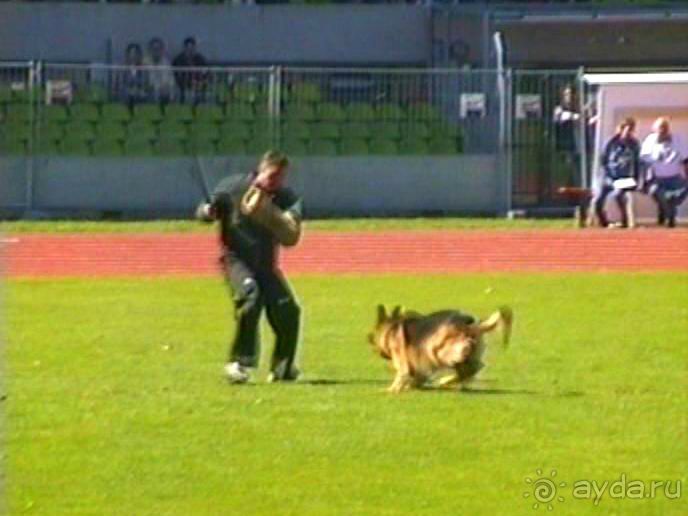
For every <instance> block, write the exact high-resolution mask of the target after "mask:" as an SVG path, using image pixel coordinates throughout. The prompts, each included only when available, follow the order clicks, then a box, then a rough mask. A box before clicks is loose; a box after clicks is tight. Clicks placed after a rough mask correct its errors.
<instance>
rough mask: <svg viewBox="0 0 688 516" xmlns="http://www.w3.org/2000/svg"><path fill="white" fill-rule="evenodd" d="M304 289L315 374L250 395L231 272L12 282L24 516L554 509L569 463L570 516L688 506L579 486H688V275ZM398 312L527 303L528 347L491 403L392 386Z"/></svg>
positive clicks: (521, 312)
mask: <svg viewBox="0 0 688 516" xmlns="http://www.w3.org/2000/svg"><path fill="white" fill-rule="evenodd" d="M293 283H294V286H295V289H296V290H297V292H298V295H299V297H300V299H301V301H302V303H303V305H304V310H305V325H304V328H305V334H304V342H303V348H302V357H301V358H302V364H303V367H304V370H305V373H306V376H307V381H305V382H304V383H301V384H296V385H272V384H266V383H265V382H264V378H265V370H260V371H258V373H257V375H256V381H255V383H254V384H252V385H246V386H230V385H228V384H226V383H225V382H224V380H223V378H222V376H221V366H222V363H223V359H224V357H225V353H226V348H227V340H228V338H229V335H230V332H231V324H232V318H231V315H230V303H229V299H228V296H227V294H226V292H225V289H224V285H223V284H222V282H221V280H220V279H219V278H217V279H196V280H194V279H176V280H175V279H155V280H153V279H148V280H146V279H130V280H123V279H119V280H97V281H92V280H91V281H87V280H31V281H29V280H10V281H9V284H8V285H7V288H6V296H5V297H6V299H7V308H8V314H7V325H8V329H7V336H8V346H7V349H6V352H5V355H6V365H5V369H6V371H7V378H6V379H5V380H4V383H5V385H6V389H7V399H6V400H5V401H4V402H3V405H4V406H5V407H4V408H5V413H6V414H5V416H6V419H7V426H6V429H5V446H6V454H7V458H6V460H5V462H6V466H7V502H8V507H9V512H10V514H41V515H50V516H54V515H67V514H69V515H72V514H84V515H86V514H88V515H137V516H138V515H167V514H170V515H232V514H266V515H291V514H294V515H296V514H298V515H303V514H308V515H325V514H327V515H329V514H335V515H354V514H371V515H391V514H427V515H444V514H465V515H469V514H470V515H483V514H485V515H494V514H505V515H512V514H538V513H541V512H544V513H549V511H548V509H547V507H546V505H547V503H544V502H543V503H541V504H540V506H539V507H538V509H537V510H534V509H533V503H534V500H533V496H534V487H533V484H532V483H531V484H529V483H527V482H526V478H530V479H531V480H533V481H534V480H537V479H538V478H539V477H540V476H543V477H547V478H550V475H551V471H552V470H556V477H555V480H556V481H557V482H562V481H563V482H566V484H567V485H566V486H564V487H560V488H559V490H558V495H559V496H562V497H563V499H564V500H563V501H558V500H557V499H556V498H555V499H554V500H553V501H552V502H551V503H552V505H553V508H554V509H553V513H554V514H575V515H581V514H633V515H636V514H640V515H642V514H676V515H683V514H687V513H688V510H687V508H688V494H686V493H681V495H682V496H681V498H680V499H669V498H668V497H667V496H666V495H665V492H664V490H663V488H662V489H660V491H659V492H657V493H656V497H655V498H646V499H642V500H638V499H629V498H626V499H614V498H612V497H611V495H610V493H609V492H608V491H606V492H605V493H604V494H603V495H602V496H601V498H600V499H599V500H598V502H599V503H598V505H594V503H593V500H592V499H582V498H581V497H580V496H581V492H580V491H579V492H578V498H574V493H573V489H572V485H573V483H574V482H578V481H589V482H592V481H595V482H597V483H598V484H600V485H601V484H602V483H603V482H604V481H610V482H614V481H617V480H619V479H620V478H621V476H622V475H626V479H627V481H631V480H639V481H642V482H643V483H644V484H645V485H646V486H647V489H648V491H649V484H650V482H651V481H653V480H664V481H672V482H673V484H672V487H671V490H670V492H669V495H672V496H673V494H674V493H675V492H676V481H681V482H682V483H683V484H682V487H683V489H685V488H686V485H685V484H686V483H687V482H688V439H687V437H688V418H687V416H686V411H687V409H688V366H687V364H688V345H687V344H688V343H687V341H686V329H687V328H686V321H687V319H688V302H687V301H688V296H687V292H688V289H687V288H686V287H687V286H688V274H634V275H625V274H615V275H611V274H593V275H582V274H578V275H576V274H574V275H547V274H542V275H526V274H522V275H465V276H463V275H462V276H433V277H413V276H408V277H394V276H382V277H356V276H340V277H333V276H297V277H295V278H293ZM378 302H386V303H389V304H391V303H396V302H398V303H404V304H405V305H407V306H409V307H413V308H416V309H419V310H431V309H435V308H444V307H460V308H463V309H465V310H468V311H470V312H472V313H475V314H478V315H487V314H488V313H489V312H490V311H491V310H493V309H494V308H495V307H497V306H498V305H500V304H504V303H507V304H510V305H512V306H513V308H514V311H515V314H516V324H515V329H514V330H515V333H514V339H513V343H512V347H511V348H510V349H509V350H507V351H506V352H502V351H500V350H499V347H498V346H496V345H495V346H494V348H493V352H492V353H491V354H490V356H489V357H488V360H489V362H490V367H489V368H488V369H486V370H485V371H484V373H483V374H482V377H481V379H480V380H479V381H477V382H476V383H475V384H474V385H473V386H472V390H471V391H470V392H456V391H434V390H425V391H418V392H411V393H406V394H403V395H398V396H394V395H391V394H388V393H386V392H384V389H385V387H386V386H387V385H388V383H389V382H390V380H391V374H390V372H389V370H388V369H387V368H386V365H385V363H384V362H383V361H382V360H381V359H379V358H378V357H376V356H375V355H374V354H373V353H372V352H371V350H370V349H368V346H367V344H366V342H365V334H366V332H367V330H368V328H369V326H370V324H371V323H372V320H373V318H374V307H375V305H376V304H377V303H378ZM264 336H265V337H266V338H265V340H266V346H265V348H264V350H263V351H264V353H263V355H264V359H265V358H266V356H267V354H268V353H269V351H270V347H271V346H270V344H271V338H269V337H270V336H269V334H268V332H265V333H264ZM497 340H498V339H493V341H494V342H497ZM264 362H265V360H264ZM539 468H540V469H542V475H539V474H537V473H536V470H538V469H539ZM524 493H525V494H528V495H529V496H528V497H524ZM635 493H637V491H634V493H631V494H635Z"/></svg>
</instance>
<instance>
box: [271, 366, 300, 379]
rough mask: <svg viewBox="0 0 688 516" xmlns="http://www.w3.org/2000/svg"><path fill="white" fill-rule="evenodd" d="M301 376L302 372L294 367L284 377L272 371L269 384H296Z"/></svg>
mask: <svg viewBox="0 0 688 516" xmlns="http://www.w3.org/2000/svg"><path fill="white" fill-rule="evenodd" d="M299 376H301V371H299V370H298V369H297V368H296V367H294V366H292V367H291V369H289V372H288V373H287V374H285V375H283V376H278V374H277V373H276V372H275V371H272V372H271V373H270V374H269V375H268V383H275V382H295V381H296V380H298V378H299Z"/></svg>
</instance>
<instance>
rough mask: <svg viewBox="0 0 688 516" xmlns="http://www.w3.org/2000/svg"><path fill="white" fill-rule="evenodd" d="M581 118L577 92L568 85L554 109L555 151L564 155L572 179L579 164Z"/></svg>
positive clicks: (562, 91)
mask: <svg viewBox="0 0 688 516" xmlns="http://www.w3.org/2000/svg"><path fill="white" fill-rule="evenodd" d="M580 118H581V115H580V112H579V106H578V101H577V98H576V95H575V92H574V90H573V87H572V86H571V85H567V86H565V87H564V88H563V89H562V90H561V98H560V101H559V104H558V105H557V106H556V107H555V108H554V114H553V121H554V145H555V149H556V150H557V151H558V152H561V153H562V154H563V155H564V159H565V160H566V163H567V165H568V166H569V168H570V172H571V176H572V178H573V176H574V175H575V172H576V170H577V168H578V164H579V152H580V142H579V140H580V137H579V136H580V135H579V134H578V133H579V131H578V129H579V125H578V124H579V123H580Z"/></svg>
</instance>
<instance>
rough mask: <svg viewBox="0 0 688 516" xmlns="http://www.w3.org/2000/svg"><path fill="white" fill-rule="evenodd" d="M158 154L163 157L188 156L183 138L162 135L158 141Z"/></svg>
mask: <svg viewBox="0 0 688 516" xmlns="http://www.w3.org/2000/svg"><path fill="white" fill-rule="evenodd" d="M157 153H158V154H159V155H161V156H185V155H186V154H188V149H187V147H186V141H185V140H184V139H183V138H176V137H174V136H164V135H161V136H160V138H159V139H158V141H157Z"/></svg>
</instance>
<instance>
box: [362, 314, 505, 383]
mask: <svg viewBox="0 0 688 516" xmlns="http://www.w3.org/2000/svg"><path fill="white" fill-rule="evenodd" d="M512 321H513V313H512V311H511V309H510V308H508V307H502V308H500V309H499V310H497V311H496V312H494V313H493V314H492V315H490V317H488V318H487V319H486V320H484V321H479V320H476V319H475V318H474V317H472V316H470V315H467V314H464V313H461V312H459V311H457V310H443V311H440V312H434V313H431V314H429V315H422V314H419V313H417V312H413V311H406V310H404V309H402V308H401V307H399V306H397V307H396V308H395V309H394V310H393V311H392V312H391V313H389V314H388V313H387V311H386V309H385V307H384V306H382V305H380V306H378V309H377V322H376V324H375V328H374V330H373V332H372V333H371V334H370V335H369V341H370V343H371V344H372V345H373V346H374V348H375V349H376V350H377V352H378V353H379V354H380V355H381V356H382V357H383V358H384V359H386V360H390V361H391V362H392V366H393V367H394V370H395V371H396V376H395V378H394V381H393V382H392V385H391V386H390V387H389V390H390V391H391V392H401V391H403V390H406V389H409V388H411V387H416V386H419V385H422V384H423V383H424V382H425V381H426V380H427V379H428V378H430V377H431V376H432V375H433V374H434V373H436V372H438V371H441V370H442V369H451V370H453V374H452V376H450V377H448V378H446V379H445V380H444V381H443V383H452V382H457V383H459V384H462V383H465V382H467V381H469V380H470V379H472V378H473V377H474V376H475V375H476V374H477V373H478V371H480V369H482V368H483V365H484V364H483V362H482V360H481V358H482V356H483V353H484V352H485V343H484V340H483V335H484V334H486V333H489V332H491V331H493V330H495V329H496V328H497V327H498V326H500V325H501V327H502V333H503V344H504V346H505V347H506V346H507V345H508V343H509V338H510V336H511V326H512Z"/></svg>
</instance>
